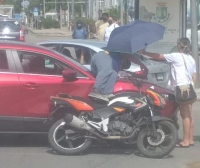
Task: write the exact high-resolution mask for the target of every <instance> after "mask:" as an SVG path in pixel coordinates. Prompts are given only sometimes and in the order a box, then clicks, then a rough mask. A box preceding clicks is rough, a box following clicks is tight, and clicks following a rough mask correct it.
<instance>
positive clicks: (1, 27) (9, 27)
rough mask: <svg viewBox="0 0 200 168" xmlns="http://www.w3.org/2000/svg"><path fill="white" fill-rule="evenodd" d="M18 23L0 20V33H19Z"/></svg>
mask: <svg viewBox="0 0 200 168" xmlns="http://www.w3.org/2000/svg"><path fill="white" fill-rule="evenodd" d="M20 28H21V27H20V22H19V21H15V20H5V21H4V20H0V31H1V32H3V31H11V32H16V31H17V32H18V31H20Z"/></svg>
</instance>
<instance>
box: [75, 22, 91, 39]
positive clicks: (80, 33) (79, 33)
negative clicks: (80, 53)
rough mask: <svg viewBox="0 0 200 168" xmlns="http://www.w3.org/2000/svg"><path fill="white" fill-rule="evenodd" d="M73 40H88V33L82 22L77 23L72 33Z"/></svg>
mask: <svg viewBox="0 0 200 168" xmlns="http://www.w3.org/2000/svg"><path fill="white" fill-rule="evenodd" d="M72 38H73V39H87V31H86V30H85V29H84V28H83V23H82V21H81V20H78V21H77V22H76V27H75V28H74V30H73V33H72Z"/></svg>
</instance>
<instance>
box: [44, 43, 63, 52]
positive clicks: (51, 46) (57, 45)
mask: <svg viewBox="0 0 200 168" xmlns="http://www.w3.org/2000/svg"><path fill="white" fill-rule="evenodd" d="M41 46H44V47H46V48H48V49H50V50H55V51H59V44H54V43H51V44H41Z"/></svg>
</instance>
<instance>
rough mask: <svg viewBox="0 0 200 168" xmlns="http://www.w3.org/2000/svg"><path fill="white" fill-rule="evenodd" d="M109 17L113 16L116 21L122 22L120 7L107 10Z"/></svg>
mask: <svg viewBox="0 0 200 168" xmlns="http://www.w3.org/2000/svg"><path fill="white" fill-rule="evenodd" d="M107 13H108V14H109V16H112V17H113V19H114V20H120V9H119V8H118V7H112V8H110V9H107Z"/></svg>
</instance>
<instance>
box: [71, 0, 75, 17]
mask: <svg viewBox="0 0 200 168" xmlns="http://www.w3.org/2000/svg"><path fill="white" fill-rule="evenodd" d="M71 8H72V18H71V20H73V19H74V0H71Z"/></svg>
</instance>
